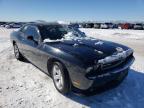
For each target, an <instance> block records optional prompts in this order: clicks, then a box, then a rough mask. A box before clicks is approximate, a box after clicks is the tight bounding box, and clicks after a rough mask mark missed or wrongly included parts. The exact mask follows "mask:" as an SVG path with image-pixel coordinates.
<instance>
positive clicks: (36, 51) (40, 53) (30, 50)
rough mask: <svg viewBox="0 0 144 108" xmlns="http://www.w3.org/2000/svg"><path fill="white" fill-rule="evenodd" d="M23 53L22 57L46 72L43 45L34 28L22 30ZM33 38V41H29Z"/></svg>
mask: <svg viewBox="0 0 144 108" xmlns="http://www.w3.org/2000/svg"><path fill="white" fill-rule="evenodd" d="M24 35H25V36H24V37H25V39H24V40H23V42H22V43H23V52H24V56H25V57H26V58H27V59H28V60H29V61H30V62H31V63H33V64H34V65H36V66H37V67H39V68H40V69H42V70H43V71H45V72H46V71H47V58H48V57H47V54H46V53H45V52H44V48H45V47H44V44H43V43H42V42H41V41H40V40H41V37H40V34H39V32H38V28H37V27H36V26H28V27H26V28H25V30H24ZM29 37H33V39H29Z"/></svg>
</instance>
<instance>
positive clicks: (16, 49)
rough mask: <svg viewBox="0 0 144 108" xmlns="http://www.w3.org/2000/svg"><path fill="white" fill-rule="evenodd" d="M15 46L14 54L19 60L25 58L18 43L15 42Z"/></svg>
mask: <svg viewBox="0 0 144 108" xmlns="http://www.w3.org/2000/svg"><path fill="white" fill-rule="evenodd" d="M13 47H14V55H15V58H16V59H17V60H20V61H22V60H23V59H24V58H23V56H22V55H21V53H20V52H19V49H18V46H17V44H14V45H13Z"/></svg>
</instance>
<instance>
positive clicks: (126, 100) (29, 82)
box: [0, 28, 144, 108]
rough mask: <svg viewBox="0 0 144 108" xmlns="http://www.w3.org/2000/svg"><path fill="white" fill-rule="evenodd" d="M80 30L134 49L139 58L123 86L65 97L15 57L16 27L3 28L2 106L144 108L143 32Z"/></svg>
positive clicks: (0, 32)
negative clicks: (13, 32)
mask: <svg viewBox="0 0 144 108" xmlns="http://www.w3.org/2000/svg"><path fill="white" fill-rule="evenodd" d="M81 30H82V31H84V32H85V33H86V34H87V35H89V36H93V37H95V38H100V39H106V40H111V41H114V42H118V43H122V44H125V45H128V46H130V47H132V48H133V49H134V50H135V58H136V61H135V63H134V64H133V66H132V68H131V70H130V72H129V75H128V77H127V78H126V79H125V80H124V82H123V83H122V84H120V86H118V87H117V88H114V89H112V90H109V91H106V92H104V93H101V94H97V95H94V96H90V97H84V96H77V95H75V94H73V93H70V94H69V95H68V96H63V95H61V94H60V93H58V92H57V91H56V89H55V88H54V85H53V82H52V80H51V78H49V77H48V76H47V75H46V74H44V73H42V72H41V71H40V70H38V69H37V68H36V67H34V66H33V65H31V64H30V63H25V62H20V61H17V60H16V59H15V58H14V54H13V48H12V45H11V43H10V40H9V34H10V33H11V32H12V31H13V29H4V28H0V108H42V107H43V108H51V107H54V108H65V107H67V108H85V107H92V108H143V106H144V92H143V91H144V65H143V64H144V48H143V47H144V38H143V37H144V31H133V30H98V29H81ZM131 37H132V38H131Z"/></svg>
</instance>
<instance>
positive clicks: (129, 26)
mask: <svg viewBox="0 0 144 108" xmlns="http://www.w3.org/2000/svg"><path fill="white" fill-rule="evenodd" d="M121 29H133V24H130V23H124V24H121Z"/></svg>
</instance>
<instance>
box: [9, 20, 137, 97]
mask: <svg viewBox="0 0 144 108" xmlns="http://www.w3.org/2000/svg"><path fill="white" fill-rule="evenodd" d="M10 38H11V42H12V44H13V47H14V54H15V57H16V59H18V60H23V59H24V58H25V59H27V60H28V61H30V62H31V63H32V64H33V65H35V66H36V67H38V68H39V69H41V70H42V71H43V72H45V73H47V74H48V75H49V76H51V77H52V79H53V82H54V85H55V87H56V89H57V90H58V91H59V92H60V93H62V94H65V93H68V92H69V91H71V90H72V88H77V89H79V90H90V89H95V88H96V87H98V86H101V85H104V84H106V83H108V82H110V81H114V80H123V79H124V78H125V77H126V76H127V74H128V70H129V67H130V66H131V64H132V63H133V61H134V57H133V50H132V49H130V48H128V47H126V46H123V45H120V44H117V43H113V42H109V41H104V40H99V39H95V38H91V37H87V36H86V35H85V34H84V33H83V32H81V31H80V30H79V29H76V28H74V27H72V26H70V25H63V24H57V23H45V24H43V23H29V24H26V25H24V26H23V27H21V28H20V29H19V30H18V31H14V32H13V33H12V34H11V37H10Z"/></svg>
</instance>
